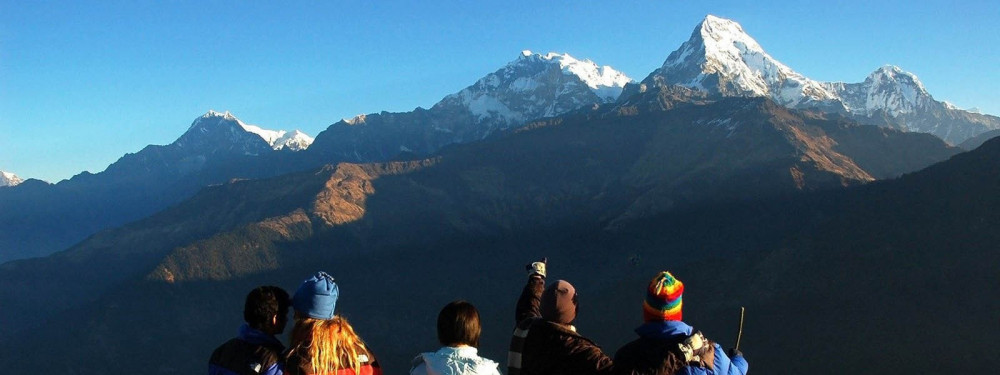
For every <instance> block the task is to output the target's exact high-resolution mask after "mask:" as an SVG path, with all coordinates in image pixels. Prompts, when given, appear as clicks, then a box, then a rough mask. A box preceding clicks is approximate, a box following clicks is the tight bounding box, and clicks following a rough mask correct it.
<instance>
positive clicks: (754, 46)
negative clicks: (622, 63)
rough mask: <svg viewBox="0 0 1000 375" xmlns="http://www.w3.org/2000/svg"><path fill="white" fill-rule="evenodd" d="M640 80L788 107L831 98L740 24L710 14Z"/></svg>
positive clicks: (820, 86)
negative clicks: (764, 98)
mask: <svg viewBox="0 0 1000 375" xmlns="http://www.w3.org/2000/svg"><path fill="white" fill-rule="evenodd" d="M647 81H650V82H647ZM643 83H647V84H660V85H662V84H666V85H680V86H685V87H689V88H693V89H698V90H702V91H707V92H709V93H710V94H722V95H725V96H767V97H771V98H772V99H773V100H774V101H776V102H778V103H779V104H781V105H785V106H791V107H797V106H801V105H804V104H806V103H810V102H812V101H817V100H830V99H833V98H835V97H836V95H834V94H833V93H831V92H830V91H828V90H827V89H826V88H825V87H824V86H823V85H822V84H820V83H819V82H816V81H813V80H811V79H809V78H806V77H805V76H803V75H802V74H799V73H797V72H795V71H794V70H792V69H791V68H789V67H787V66H785V65H784V64H782V63H781V62H779V61H778V60H776V59H774V58H773V57H771V55H768V54H767V52H764V49H763V48H762V47H761V46H760V44H758V43H757V41H756V40H754V39H753V38H752V37H750V35H748V34H747V33H746V32H745V31H743V27H742V26H740V24H738V23H736V22H733V21H731V20H727V19H724V18H719V17H715V16H712V15H709V16H707V17H705V19H704V20H703V21H702V22H701V24H699V25H698V27H697V28H695V30H694V32H693V33H692V34H691V38H690V39H688V41H687V42H684V44H682V45H681V47H680V48H679V49H677V50H676V51H674V52H673V53H671V54H670V56H668V57H667V60H666V61H664V62H663V66H662V67H660V68H659V69H657V70H656V71H654V72H653V73H652V74H651V75H650V78H647V80H644V81H643Z"/></svg>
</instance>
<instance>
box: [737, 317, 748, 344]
mask: <svg viewBox="0 0 1000 375" xmlns="http://www.w3.org/2000/svg"><path fill="white" fill-rule="evenodd" d="M746 310H747V309H746V308H744V307H743V306H740V330H739V332H738V333H737V334H736V350H740V339H742V338H743V313H744V312H746Z"/></svg>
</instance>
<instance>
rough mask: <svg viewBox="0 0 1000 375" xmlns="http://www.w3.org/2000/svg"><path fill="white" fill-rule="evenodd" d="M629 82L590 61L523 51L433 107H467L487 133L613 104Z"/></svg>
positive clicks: (562, 55)
mask: <svg viewBox="0 0 1000 375" xmlns="http://www.w3.org/2000/svg"><path fill="white" fill-rule="evenodd" d="M630 81H631V79H630V78H629V77H627V76H625V75H624V74H622V73H621V72H618V71H617V70H615V69H613V68H611V67H609V66H598V65H597V64H596V63H594V62H593V61H590V60H579V59H576V58H574V57H573V56H570V55H569V54H564V53H554V52H553V53H548V54H545V55H541V54H537V53H533V52H531V51H530V50H524V51H521V53H520V54H519V55H518V57H517V59H515V60H514V61H511V62H510V63H508V64H507V65H505V66H504V67H502V68H500V69H499V70H497V71H496V72H493V73H490V74H487V75H486V76H484V77H482V78H480V79H479V80H478V81H476V83H475V84H473V85H472V86H469V87H466V88H465V89H463V90H462V91H459V92H457V93H455V94H451V95H448V96H446V97H445V98H444V99H442V100H441V102H439V103H437V104H435V105H434V109H436V110H444V109H445V108H453V109H458V108H465V110H467V111H468V112H470V113H471V114H472V116H473V117H474V118H475V121H476V123H478V124H480V125H482V126H483V127H484V129H481V130H475V131H474V133H476V134H480V135H481V136H486V135H488V134H490V133H492V132H493V131H495V130H498V129H507V128H510V127H512V126H517V125H520V124H522V123H523V122H525V121H528V120H532V119H535V118H540V117H550V116H556V115H560V114H563V113H566V112H568V111H571V110H575V109H578V108H581V107H583V106H587V105H591V104H597V103H609V102H612V101H614V100H615V99H617V97H618V96H619V95H620V94H621V92H622V89H623V88H624V86H625V84H626V83H628V82H630ZM442 131H445V130H444V129H442Z"/></svg>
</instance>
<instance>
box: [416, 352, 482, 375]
mask: <svg viewBox="0 0 1000 375" xmlns="http://www.w3.org/2000/svg"><path fill="white" fill-rule="evenodd" d="M478 352H479V351H478V350H477V349H476V348H473V347H471V346H463V347H458V348H453V347H450V346H445V347H443V348H441V349H438V351H436V352H433V353H422V354H420V355H418V356H417V357H416V358H414V359H413V362H412V364H411V367H410V375H500V371H499V370H497V366H498V364H497V363H496V362H493V361H491V360H489V359H486V358H483V357H480V356H479V355H478V354H477V353H478Z"/></svg>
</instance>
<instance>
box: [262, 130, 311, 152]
mask: <svg viewBox="0 0 1000 375" xmlns="http://www.w3.org/2000/svg"><path fill="white" fill-rule="evenodd" d="M281 132H282V133H284V134H282V135H281V136H280V137H278V139H275V140H274V142H270V143H271V148H274V149H275V150H283V149H288V150H292V151H302V150H305V149H307V148H309V145H312V143H313V141H314V140H315V139H313V137H310V136H309V135H307V134H306V133H303V132H300V131H298V130H292V131H291V132H285V131H284V130H282V131H281Z"/></svg>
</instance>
